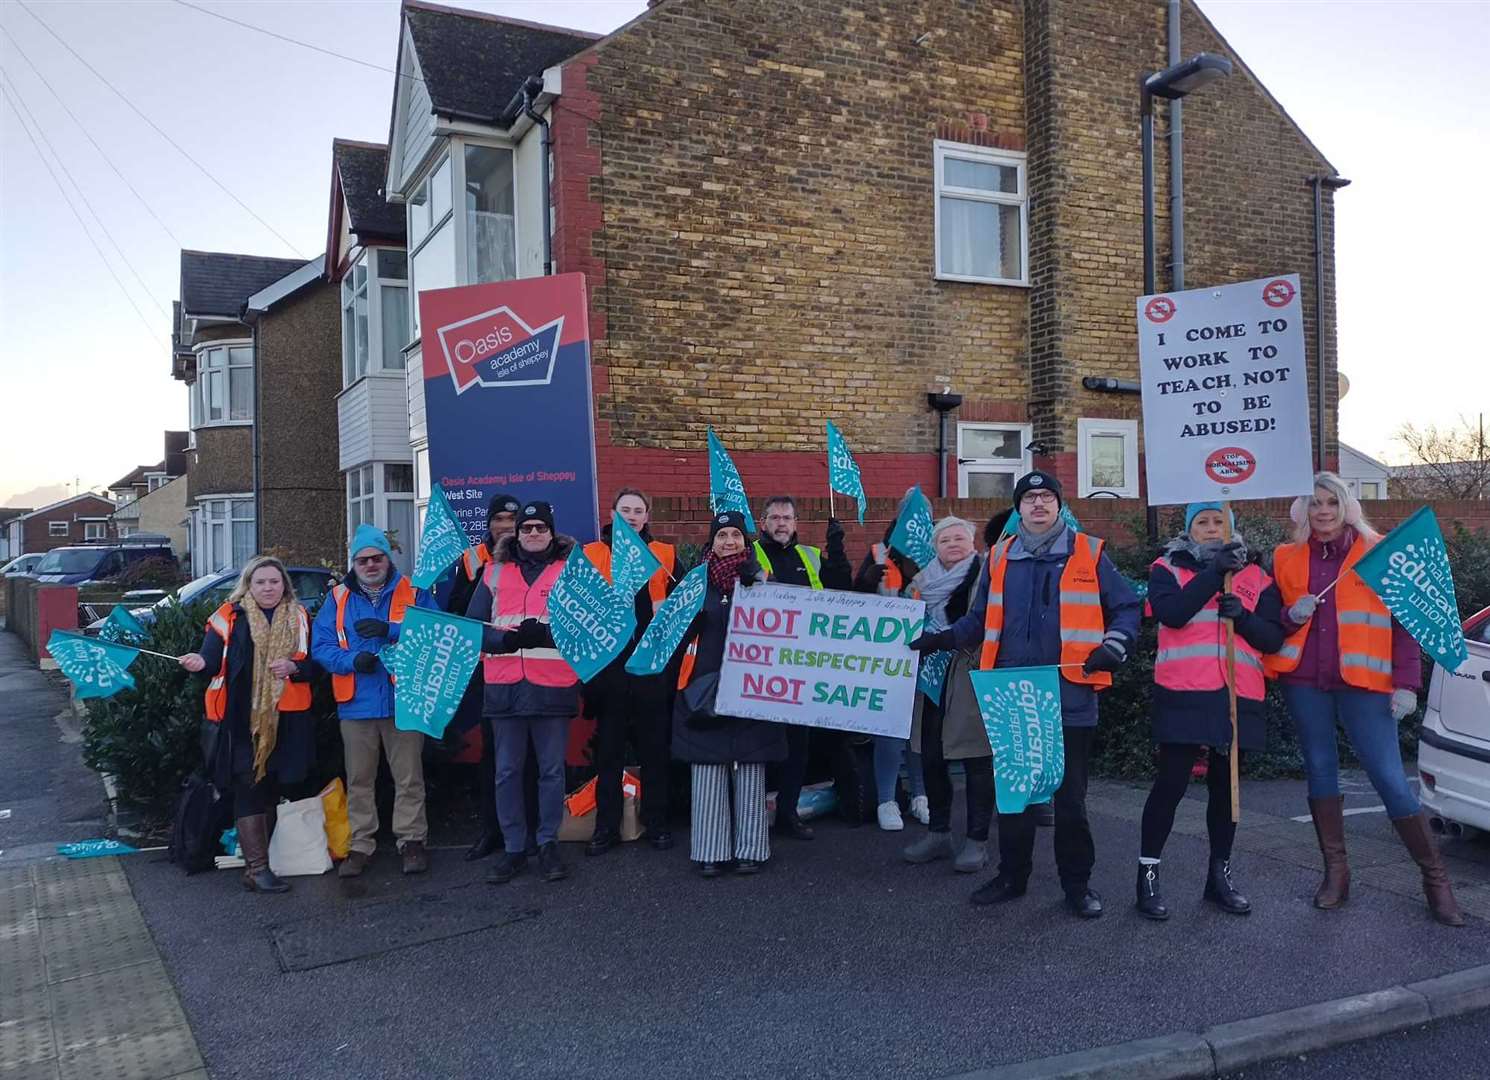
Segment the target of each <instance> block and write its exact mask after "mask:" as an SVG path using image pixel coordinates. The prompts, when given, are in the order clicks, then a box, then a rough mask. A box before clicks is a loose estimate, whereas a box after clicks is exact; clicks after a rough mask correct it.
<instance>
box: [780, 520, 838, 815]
mask: <svg viewBox="0 0 1490 1080" xmlns="http://www.w3.org/2000/svg"><path fill="white" fill-rule="evenodd" d="M761 516H762V517H763V518H764V520H765V523H766V528H765V534H764V535H763V536H762V537H761V538H760V539H759V540H757V541H756V542H755V558H756V560H757V561H758V562H759V563H760V566H761V569H762V570H764V571H765V573H766V574H767V575H768V576H769V577H770V579H771V580H772V581H774V582H777V583H778V584H781V585H802V586H806V587H808V588H812V589H843V590H847V589H851V588H852V587H853V574H854V571H853V567H851V566H850V565H849V561H848V555H847V554H846V553H845V552H844V548H843V525H842V523H840V522H839V520H838V519H837V518H829V519H828V531H827V534H826V535H827V543H828V554H827V558H824V557H823V553H822V551H820V550H819V549H817V548H815V547H812V546H810V545H808V544H803V543H801V541H800V540H799V538H798V536H797V502H796V500H795V499H793V498H792V497H791V496H790V495H773V496H771V498H769V499H767V500H766V505H765V512H764V513H763V514H762V515H761ZM784 727H785V730H786V744H787V756H786V761H785V763H784V764H783V765H782V766H781V768H780V770H779V771H780V783H778V784H777V785H776V832H777V833H778V834H779V835H781V836H789V837H791V838H792V839H794V840H811V839H812V827H811V826H810V825H807V824H805V823H804V822H803V821H802V819H801V818H799V817H798V816H797V803H798V801H799V800H800V799H801V797H802V784H803V782H804V781H805V780H806V779H807V757H808V751H809V750H810V748H811V737H812V729H811V728H808V727H803V726H802V725H800V724H786V725H784Z"/></svg>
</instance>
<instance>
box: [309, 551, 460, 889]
mask: <svg viewBox="0 0 1490 1080" xmlns="http://www.w3.org/2000/svg"><path fill="white" fill-rule="evenodd" d="M348 554H349V555H350V557H351V561H352V565H351V568H350V569H349V570H348V571H347V576H346V578H345V579H343V581H342V583H341V584H340V585H337V586H336V587H335V588H333V589H332V590H331V595H330V596H328V597H327V598H326V602H325V603H324V604H322V605H321V610H320V611H319V612H318V613H317V614H316V623H315V628H314V632H313V633H312V635H311V655H312V656H314V657H315V659H316V661H317V662H318V663H319V664H320V665H321V666H322V667H323V668H325V669H326V670H327V671H329V672H330V673H331V692H332V696H333V697H335V698H336V715H337V717H338V719H339V720H340V723H341V742H342V749H343V752H344V756H345V759H346V767H347V823H348V825H350V827H351V832H352V836H351V840H350V850H349V852H348V854H347V857H346V858H345V859H343V860H342V863H341V866H339V867H337V871H336V872H337V874H338V875H339V876H341V877H344V878H352V877H357V876H358V875H360V874H361V873H362V872H363V871H364V870H365V869H366V868H367V861H368V860H369V859H371V858H372V856H373V852H374V851H376V850H377V840H376V837H377V833H378V806H377V800H376V799H375V797H374V788H375V786H376V784H377V780H378V761H379V758H380V757H383V756H386V757H387V759H388V771H389V772H390V773H391V774H392V776H393V834H394V836H396V837H397V838H398V851H399V855H400V857H401V860H402V866H403V872H404V873H405V874H422V873H424V872H425V871H427V870H428V869H429V852H428V851H427V850H426V849H425V846H424V844H425V840H426V839H427V838H428V834H429V822H428V819H427V818H426V816H425V811H424V736H423V735H422V734H420V733H419V732H417V731H403V730H401V729H400V728H398V727H397V726H396V725H395V724H394V722H393V711H394V710H393V679H392V677H391V676H390V675H389V674H388V669H387V668H385V667H384V666H383V663H382V661H381V660H379V659H378V653H380V652H381V651H382V650H383V648H384V647H385V646H387V645H388V644H390V643H392V642H395V641H397V640H398V630H399V625H400V624H401V623H402V622H403V618H404V612H405V611H407V610H408V609H409V608H410V607H415V606H418V607H422V608H429V609H431V610H433V609H434V608H435V602H434V600H433V599H431V598H430V595H429V593H428V592H426V591H425V590H423V589H416V588H414V584H413V582H411V581H410V580H409V579H408V578H406V577H404V576H403V575H402V574H400V573H399V571H398V568H397V567H396V566H394V565H393V546H392V545H391V544H389V542H388V536H387V534H386V533H384V532H383V530H382V529H379V528H376V527H374V526H373V525H370V524H368V523H366V522H364V523H363V524H361V525H359V526H357V531H356V532H355V533H354V534H353V535H352V542H351V544H350V545H348Z"/></svg>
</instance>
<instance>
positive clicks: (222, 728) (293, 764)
mask: <svg viewBox="0 0 1490 1080" xmlns="http://www.w3.org/2000/svg"><path fill="white" fill-rule="evenodd" d="M276 610H278V609H276ZM233 611H234V615H235V618H234V619H233V632H232V634H231V635H230V640H229V641H228V644H227V650H228V700H227V706H226V708H225V709H224V710H223V717H222V720H221V721H219V722H217V723H213V722H212V721H211V720H204V721H203V722H202V759H203V761H204V762H205V764H206V766H207V775H208V776H210V777H211V778H212V782H213V783H214V784H216V785H217V788H218V790H220V791H226V790H228V789H229V788H230V787H231V786H232V784H233V778H234V777H235V776H243V775H245V774H248V775H250V776H251V775H252V774H253V771H254V770H253V762H254V748H253V733H252V730H251V728H250V725H249V719H250V715H251V713H252V712H253V701H252V698H253V682H254V642H253V635H252V634H251V633H250V631H249V628H248V619H247V618H245V617H244V615H243V605H242V604H234V605H233ZM272 617H273V616H271V618H272ZM222 650H223V640H222V638H221V637H219V636H218V635H217V634H216V633H215V632H214V631H212V630H208V631H207V632H206V633H205V634H204V635H203V636H202V644H201V646H200V647H199V648H198V649H197V653H198V654H199V655H200V656H201V657H202V659H203V660H205V661H206V662H207V666H206V667H205V668H203V669H202V670H203V674H205V675H209V676H210V675H216V674H217V672H218V671H219V670H220V669H221V668H222ZM299 666H300V670H299V671H297V672H296V673H295V674H294V675H291V676H290V681H291V682H297V683H307V682H311V681H312V680H314V679H316V678H317V677H319V676H320V675H321V674H322V668H321V665H320V664H318V663H316V661H315V659H314V658H313V657H306V658H305V659H304V660H302V661H300V664H299ZM315 761H316V722H315V712H314V710H312V709H305V710H302V711H300V712H282V713H280V714H279V729H278V733H277V734H276V736H275V740H274V750H273V752H271V753H270V755H269V761H268V766H267V769H266V771H265V776H266V777H267V778H270V779H273V780H277V781H278V782H279V783H281V784H298V783H300V782H301V781H302V780H304V779H305V778H306V776H307V775H308V774H309V773H310V770H311V769H312V768H313V767H314V765H315Z"/></svg>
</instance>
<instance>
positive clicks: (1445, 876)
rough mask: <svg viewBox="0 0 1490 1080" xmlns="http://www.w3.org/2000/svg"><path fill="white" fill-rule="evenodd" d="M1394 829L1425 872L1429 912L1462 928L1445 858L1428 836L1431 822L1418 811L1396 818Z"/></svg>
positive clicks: (1462, 923) (1462, 921) (1424, 880)
mask: <svg viewBox="0 0 1490 1080" xmlns="http://www.w3.org/2000/svg"><path fill="white" fill-rule="evenodd" d="M1392 825H1393V826H1394V827H1395V828H1396V830H1397V835H1398V836H1400V837H1402V845H1403V846H1404V847H1406V848H1407V853H1408V854H1409V855H1411V856H1412V861H1413V862H1415V863H1417V864H1418V868H1419V869H1420V870H1422V872H1423V895H1424V896H1425V897H1427V898H1428V910H1429V911H1431V912H1432V913H1433V917H1434V918H1435V919H1437V920H1438V921H1439V922H1441V923H1443V924H1444V925H1445V926H1463V925H1464V916H1463V915H1461V914H1460V913H1459V904H1458V903H1457V902H1456V901H1455V900H1454V890H1453V888H1452V887H1451V886H1450V885H1449V872H1448V871H1447V870H1445V869H1444V865H1443V858H1442V857H1441V856H1440V855H1439V854H1438V848H1437V847H1435V846H1434V844H1433V837H1432V836H1431V835H1429V833H1428V819H1427V818H1425V817H1424V816H1423V814H1422V811H1419V812H1418V813H1416V814H1413V815H1412V816H1411V817H1404V818H1393V819H1392Z"/></svg>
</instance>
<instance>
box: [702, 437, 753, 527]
mask: <svg viewBox="0 0 1490 1080" xmlns="http://www.w3.org/2000/svg"><path fill="white" fill-rule="evenodd" d="M709 509H710V511H712V512H713V513H716V514H720V513H723V512H724V511H726V510H738V511H739V512H740V513H741V514H743V515H744V516H745V528H746V529H747V530H748V531H749V532H755V531H756V528H755V516H754V515H753V514H751V512H750V500H749V499H747V498H746V497H745V481H743V480H741V479H740V470H739V469H737V468H735V462H734V459H733V458H731V457H730V456H729V451H728V450H726V449H725V448H724V443H722V442H720V441H719V436H718V435H715V434H714V429H713V428H710V429H709Z"/></svg>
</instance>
